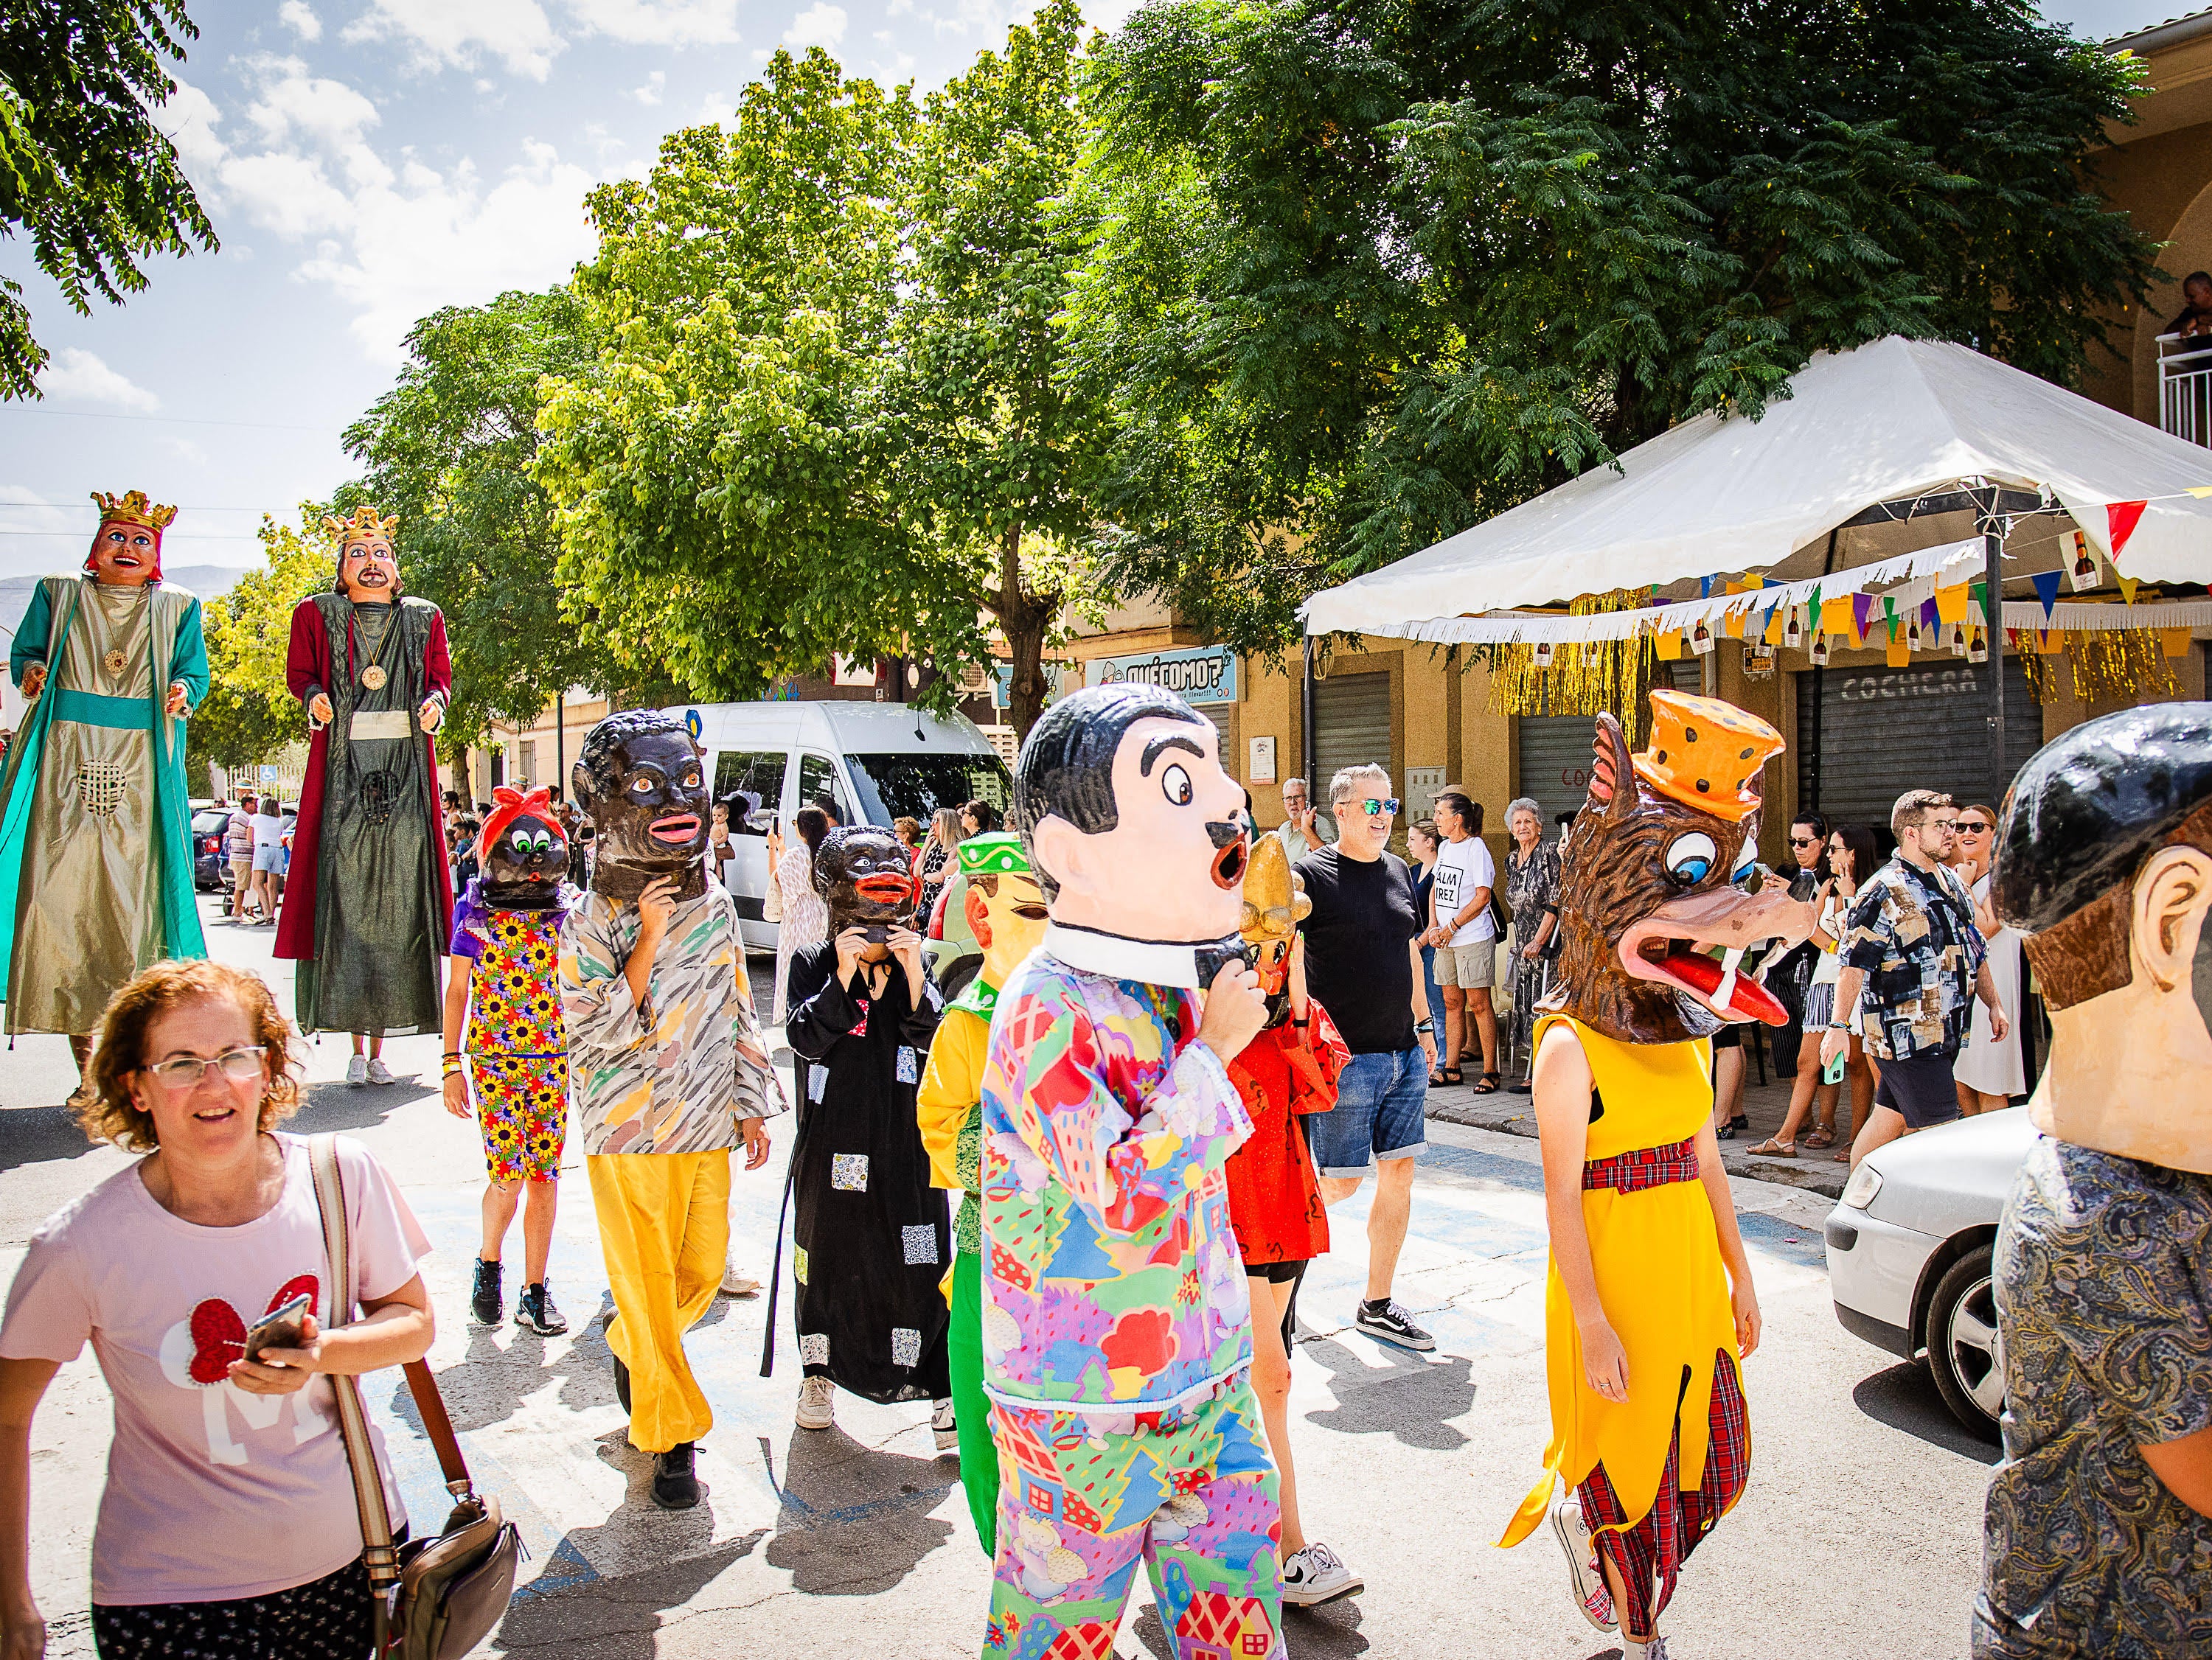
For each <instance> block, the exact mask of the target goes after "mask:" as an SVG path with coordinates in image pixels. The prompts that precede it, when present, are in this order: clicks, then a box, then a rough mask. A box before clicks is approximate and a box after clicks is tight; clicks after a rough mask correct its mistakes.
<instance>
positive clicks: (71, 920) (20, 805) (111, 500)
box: [0, 490, 208, 1073]
mask: <svg viewBox="0 0 2212 1660" xmlns="http://www.w3.org/2000/svg"><path fill="white" fill-rule="evenodd" d="M92 499H93V500H94V501H95V502H97V503H98V504H99V506H100V529H99V530H98V531H97V532H96V533H95V534H94V537H93V543H92V551H91V552H90V553H89V554H87V555H86V557H85V561H84V570H83V573H82V574H81V575H77V576H55V577H47V578H46V579H44V580H43V581H41V582H40V584H39V585H38V588H37V589H36V591H34V592H33V594H32V596H31V603H30V607H29V609H27V610H26V611H25V612H24V614H23V621H22V625H21V627H19V628H18V629H17V630H16V632H15V647H14V649H13V650H12V651H9V665H8V666H9V670H10V671H11V672H12V673H13V674H14V676H15V683H16V685H17V686H19V687H20V688H21V689H22V693H23V696H24V697H25V698H26V699H27V700H28V701H29V702H30V705H31V711H30V713H29V715H28V716H27V718H25V719H24V722H23V726H22V730H21V731H20V732H19V733H17V734H16V738H15V743H14V744H13V745H12V746H11V747H10V748H9V753H8V762H7V770H6V772H4V773H0V801H4V802H5V803H6V806H5V809H4V813H0V914H5V915H12V916H13V917H14V918H15V939H14V944H13V947H12V948H11V949H10V951H9V955H8V958H7V960H6V961H5V962H4V964H0V997H4V998H6V1000H7V1003H8V1032H9V1036H11V1037H12V1036H14V1035H15V1033H18V1032H60V1033H67V1034H69V1039H70V1048H71V1050H72V1051H74V1052H75V1054H76V1061H77V1066H78V1069H79V1071H80V1073H81V1072H82V1069H83V1066H84V1061H85V1057H86V1056H87V1055H88V1054H89V1053H90V1051H91V1047H92V1039H91V1038H90V1037H89V1036H88V1033H90V1032H91V1031H92V1030H93V1028H94V1027H95V1026H96V1025H97V1024H98V1022H99V1020H100V1011H101V1010H102V1009H105V1008H106V1006H107V999H108V997H109V996H110V994H112V992H113V991H115V990H116V989H117V988H118V986H120V985H122V984H124V983H125V981H127V980H129V979H130V978H131V976H133V975H134V974H136V973H137V972H138V971H139V970H140V969H142V968H143V967H145V966H147V965H148V964H149V963H152V962H155V961H158V960H160V959H161V958H163V957H204V956H205V955H206V954H207V946H206V943H205V942H204V940H203V939H202V937H201V935H200V920H199V912H198V910H197V907H196V906H194V904H193V896H192V854H191V809H190V808H189V807H188V806H187V804H186V797H188V796H189V794H190V791H189V790H188V789H187V787H186V785H185V717H186V716H187V715H188V714H190V712H191V710H192V709H193V708H194V707H195V706H197V705H198V703H199V701H200V700H201V699H203V698H204V697H205V696H206V695H207V689H208V661H207V646H206V644H205V642H204V640H203V639H201V635H200V603H199V601H198V600H197V599H196V598H194V597H192V596H191V595H190V594H188V593H186V592H185V591H184V590H183V589H181V588H172V587H169V586H167V585H165V584H164V583H163V582H162V580H161V532H162V531H163V530H167V528H168V526H169V524H170V522H171V521H172V520H173V519H174V518H176V516H177V510H176V509H175V508H174V507H163V506H155V505H154V504H153V503H152V502H150V501H149V500H147V499H146V496H145V494H143V492H141V491H137V490H133V491H131V493H130V494H128V495H123V496H110V495H102V494H100V493H99V492H97V491H95V492H94V494H93V498H92Z"/></svg>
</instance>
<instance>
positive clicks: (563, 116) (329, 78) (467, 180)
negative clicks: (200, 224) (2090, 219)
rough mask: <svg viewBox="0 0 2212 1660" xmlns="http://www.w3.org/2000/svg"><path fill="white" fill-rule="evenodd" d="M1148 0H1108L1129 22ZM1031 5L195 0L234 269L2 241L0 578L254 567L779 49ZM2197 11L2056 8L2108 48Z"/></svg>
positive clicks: (849, 58)
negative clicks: (31, 378) (144, 517)
mask: <svg viewBox="0 0 2212 1660" xmlns="http://www.w3.org/2000/svg"><path fill="white" fill-rule="evenodd" d="M1133 3H1134V0H1092V3H1091V4H1090V5H1088V6H1086V13H1087V15H1089V16H1090V18H1091V21H1093V22H1095V23H1098V24H1100V25H1102V26H1104V27H1112V26H1113V25H1114V24H1115V23H1116V22H1118V21H1120V20H1121V17H1122V16H1123V15H1126V13H1127V11H1128V10H1129V9H1131V8H1132V6H1133ZM1031 9H1034V6H1033V4H1032V3H1024V0H842V3H841V0H196V3H193V4H192V5H191V15H192V16H193V19H194V21H196V22H197V24H198V25H199V27H200V38H199V39H198V40H197V42H196V43H195V44H194V45H193V46H192V48H191V55H190V58H189V59H188V61H187V62H186V64H185V66H184V68H183V69H182V70H181V71H180V73H179V79H180V80H181V81H182V82H183V83H184V85H183V88H182V90H181V91H180V92H179V94H178V95H177V96H176V97H175V98H174V99H173V100H171V101H170V102H169V104H168V105H167V106H165V107H164V108H163V109H162V110H161V112H160V114H159V117H158V119H159V120H160V122H161V126H162V127H163V129H164V130H166V131H167V132H168V133H169V134H170V135H171V136H172V137H173V140H174V141H175V142H176V145H177V148H178V149H179V152H180V153H181V154H182V155H183V158H184V161H185V170H186V173H187V174H188V175H189V177H190V178H191V180H192V182H193V185H194V186H195V188H196V189H197V191H198V192H199V195H200V197H201V200H202V201H203V203H205V204H206V206H207V208H208V209H209V212H210V215H211V216H212V217H213V219H214V221H215V223H216V229H217V231H218V233H219V234H220V235H221V237H222V251H221V252H219V253H216V254H211V255H210V254H202V255H197V256H195V257H191V258H190V259H185V260H182V261H170V260H161V261H157V262H155V264H152V265H151V266H150V267H149V276H151V277H152V279H153V286H152V288H150V289H149V291H148V292H146V293H144V294H140V295H137V296H136V297H135V298H133V299H132V300H131V302H130V303H129V304H128V305H127V306H121V307H114V306H105V305H101V306H96V308H95V310H94V313H93V314H92V315H91V316H89V317H82V318H81V317H78V316H76V314H75V313H74V312H71V311H70V309H69V307H68V306H67V305H66V304H65V303H64V302H63V301H62V300H61V299H60V297H59V296H58V294H57V293H56V291H55V290H54V288H53V287H52V284H50V283H49V282H46V280H45V279H44V278H43V277H42V276H40V274H39V273H38V271H37V270H36V269H35V267H33V264H31V261H30V258H29V256H28V252H27V249H26V247H25V245H24V244H23V243H22V242H21V240H20V239H19V240H12V241H0V272H4V273H5V274H6V275H8V276H12V277H14V278H15V279H16V280H17V281H19V282H21V283H22V284H23V286H24V288H25V290H26V293H27V297H28V299H29V300H30V304H31V306H32V315H33V326H34V328H35V329H36V330H37V332H38V334H39V337H40V340H41V341H42V342H44V343H45V344H46V347H47V348H49V349H50V350H51V351H52V354H53V362H52V366H51V367H49V369H48V370H47V372H46V375H45V377H44V379H43V383H42V384H43V385H44V389H45V391H46V398H45V400H44V401H43V402H42V403H37V404H9V403H0V577H7V576H16V575H24V574H29V573H38V572H43V571H47V570H59V569H68V568H71V567H73V566H76V564H77V563H78V561H79V560H81V558H82V552H83V549H84V548H85V546H86V545H87V543H88V541H89V538H90V532H91V530H92V529H93V525H94V509H93V508H92V506H91V505H90V502H89V500H88V493H89V492H91V491H93V490H95V489H98V490H110V491H121V490H125V489H130V488H140V489H144V490H146V491H148V492H149V494H153V495H154V496H155V498H156V499H157V500H161V501H166V502H174V503H178V504H179V506H180V507H181V510H182V511H181V512H179V517H178V519H177V522H176V524H174V525H173V527H172V529H171V530H170V531H169V533H168V535H167V537H166V538H165V541H164V545H163V563H164V564H165V565H166V566H168V567H169V568H171V569H177V568H179V567H182V566H204V565H222V566H244V565H249V564H252V563H256V562H258V550H257V548H256V544H255V542H254V541H253V536H252V531H253V528H254V526H255V524H257V523H258V519H259V515H260V514H261V513H262V512H276V514H277V515H278V516H279V517H280V518H285V517H289V516H290V514H291V512H292V511H293V509H294V506H295V504H296V503H297V502H298V501H300V500H301V499H303V498H307V497H314V496H319V495H323V494H327V493H328V492H329V491H330V490H331V488H333V487H335V486H336V485H337V484H338V483H340V482H343V480H344V479H346V478H348V477H349V476H352V474H353V473H354V471H355V468H354V467H353V465H352V464H351V463H349V461H348V460H347V458H346V457H345V456H344V454H343V451H341V450H340V448H339V446H338V441H337V440H338V433H340V431H341V430H342V429H343V427H345V426H346V425H347V424H348V423H349V421H352V420H353V419H354V418H355V417H356V416H357V415H360V414H361V412H362V410H363V409H367V408H368V405H369V404H370V403H372V402H373V401H374V399H375V398H376V397H377V396H378V395H379V394H380V392H382V391H384V390H385V389H386V387H388V386H389V385H390V384H391V381H392V374H393V372H394V370H395V369H396V368H397V367H398V363H399V361H400V360H401V355H402V351H401V346H400V341H401V338H402V336H404V333H405V332H406V330H407V328H408V326H409V324H411V323H412V322H413V321H414V320H415V319H416V318H418V317H421V316H422V315H424V314H425V313H427V312H431V311H434V310H435V309H436V308H438V307H439V306H447V305H456V304H471V303H476V302H479V301H482V300H487V299H489V298H490V297H491V296H492V295H494V294H498V293H500V292H501V291H502V290H504V289H507V288H537V287H544V286H547V285H550V284H551V283H553V282H558V281H560V280H561V279H562V278H563V277H565V276H567V275H568V271H569V270H570V269H571V268H572V267H573V266H574V264H575V263H576V262H577V261H578V260H580V259H581V258H584V257H586V256H587V255H588V254H589V253H590V251H591V250H592V237H591V233H590V231H589V227H587V226H586V223H585V220H584V215H583V210H582V200H583V197H584V193H585V192H586V191H587V190H589V189H590V188H591V187H592V185H596V184H598V183H599V182H601V181H603V180H605V179H613V178H618V177H622V176H624V175H632V176H635V175H639V174H641V173H643V172H644V171H645V169H646V168H647V167H649V166H650V165H651V162H652V160H653V155H654V153H655V151H656V149H657V148H658V146H659V141H660V139H661V137H662V136H663V135H665V134H666V133H668V132H670V131H672V130H676V129H678V128H679V127H683V126H688V125H690V124H695V123H697V122H702V121H708V120H716V119H721V118H726V117H727V116H728V114H729V113H730V112H731V110H732V106H733V105H734V103H735V100H736V94H737V93H738V89H739V88H742V87H743V86H744V84H745V83H746V82H749V81H750V80H752V79H753V78H754V77H755V76H757V75H758V74H759V72H760V68H761V65H762V64H763V63H764V62H765V61H766V60H767V58H768V57H769V53H770V52H772V51H774V50H775V47H776V46H777V45H791V46H793V47H801V46H807V45H820V46H823V47H824V48H826V49H828V50H829V51H830V52H831V53H832V54H833V55H835V56H836V58H838V59H839V61H840V62H842V64H845V66H846V68H847V70H848V72H850V73H854V74H859V75H869V76H875V77H877V78H878V79H879V80H882V81H884V82H895V81H902V80H907V79H913V80H915V82H918V83H919V85H920V86H921V88H924V89H927V88H931V87H934V86H936V85H939V84H940V83H942V82H944V81H945V80H946V79H947V78H948V77H950V76H953V75H956V74H957V73H959V72H960V71H961V70H963V68H965V67H966V65H967V64H968V63H969V61H970V60H971V59H972V58H974V56H975V53H976V52H977V51H981V50H982V49H984V48H985V47H987V46H994V45H997V44H998V43H999V42H1000V39H1002V38H1003V33H1004V30H1005V27H1006V24H1007V22H1008V21H1011V20H1012V18H1014V17H1016V16H1017V15H1027V13H1028V12H1029V11H1030V10H1031ZM2182 9H2185V7H2183V6H2181V5H2179V4H2175V3H2172V0H2050V3H2046V5H2045V12H2046V15H2050V16H2051V17H2053V18H2054V19H2056V20H2057V21H2062V22H2064V23H2066V24H2068V25H2069V27H2073V28H2074V29H2075V30H2076V31H2077V32H2078V33H2082V34H2085V35H2088V36H2091V37H2093V38H2101V37H2106V36H2109V35H2112V34H2114V33H2119V32H2121V31H2124V30H2127V29H2131V28H2139V27H2143V26H2144V25H2146V24H2148V23H2150V22H2154V21H2158V19H2160V17H2163V16H2166V15H2171V14H2172V12H2174V11H2177V10H2182Z"/></svg>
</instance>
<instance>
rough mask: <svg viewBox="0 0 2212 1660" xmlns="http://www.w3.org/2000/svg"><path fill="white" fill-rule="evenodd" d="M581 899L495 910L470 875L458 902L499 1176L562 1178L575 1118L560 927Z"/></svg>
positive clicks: (495, 1176) (482, 1120)
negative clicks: (571, 1102) (570, 1116)
mask: <svg viewBox="0 0 2212 1660" xmlns="http://www.w3.org/2000/svg"><path fill="white" fill-rule="evenodd" d="M580 898H582V895H581V894H577V893H576V892H575V891H574V889H564V890H563V891H562V894H560V896H559V898H558V900H556V904H555V906H554V908H553V909H551V910H550V911H495V910H492V909H490V908H489V907H488V906H485V904H484V903H483V895H482V893H481V891H480V889H479V888H478V885H477V883H476V882H474V881H471V883H470V884H469V886H468V888H467V890H466V891H465V892H464V893H463V894H462V895H461V902H460V904H459V905H458V906H455V907H454V911H453V943H452V946H451V954H453V956H454V957H456V958H462V959H465V960H467V961H468V962H469V963H470V965H471V966H470V969H469V1018H468V1025H467V1027H466V1032H465V1039H464V1043H463V1046H464V1047H465V1049H466V1050H467V1051H468V1057H469V1083H470V1086H471V1088H472V1089H473V1090H474V1091H475V1094H476V1100H477V1123H478V1124H480V1125H481V1126H482V1127H483V1143H484V1167H485V1169H486V1170H487V1171H488V1172H489V1173H490V1176H491V1178H492V1180H494V1181H495V1182H520V1181H532V1182H550V1181H557V1180H559V1179H560V1175H561V1152H562V1145H563V1143H564V1142H566V1140H567V1138H568V1022H567V1021H566V1019H565V1018H564V1017H563V1015H562V1007H561V925H562V923H563V922H564V921H566V920H567V918H568V911H569V909H570V908H571V907H572V906H574V903H575V902H576V901H577V900H580Z"/></svg>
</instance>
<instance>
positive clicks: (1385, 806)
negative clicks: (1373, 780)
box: [1352, 796, 1398, 819]
mask: <svg viewBox="0 0 2212 1660" xmlns="http://www.w3.org/2000/svg"><path fill="white" fill-rule="evenodd" d="M1352 805H1353V806H1354V807H1357V808H1358V809H1359V810H1360V811H1361V812H1363V813H1364V814H1366V815H1367V816H1368V817H1369V818H1370V819H1371V818H1373V817H1374V816H1375V815H1376V814H1377V813H1383V814H1390V813H1395V812H1396V811H1397V810H1398V798H1397V797H1395V796H1392V797H1389V799H1387V800H1384V801H1377V800H1376V799H1375V797H1372V796H1370V797H1367V799H1366V800H1364V801H1356V802H1354V803H1352Z"/></svg>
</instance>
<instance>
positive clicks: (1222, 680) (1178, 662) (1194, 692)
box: [1084, 645, 1237, 703]
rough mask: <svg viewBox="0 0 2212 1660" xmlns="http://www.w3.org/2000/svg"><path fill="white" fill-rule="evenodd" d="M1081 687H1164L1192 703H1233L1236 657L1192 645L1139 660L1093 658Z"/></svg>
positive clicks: (1215, 648)
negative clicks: (1131, 683)
mask: <svg viewBox="0 0 2212 1660" xmlns="http://www.w3.org/2000/svg"><path fill="white" fill-rule="evenodd" d="M1085 670H1086V672H1085V676H1084V684H1085V685H1086V686H1113V685H1117V684H1119V683H1121V682H1125V681H1127V682H1133V683H1135V684H1137V685H1140V686H1164V687H1165V688H1167V689H1168V690H1169V691H1170V692H1179V693H1181V694H1182V695H1183V697H1184V698H1186V699H1188V700H1189V701H1190V702H1192V703H1234V702H1236V701H1237V653H1236V652H1234V651H1231V650H1230V649H1229V648H1228V647H1227V646H1225V645H1194V646H1186V647H1183V648H1181V649H1179V650H1176V651H1152V652H1149V653H1146V654H1143V655H1140V656H1134V657H1093V658H1091V661H1090V663H1088V664H1086V665H1085Z"/></svg>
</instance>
